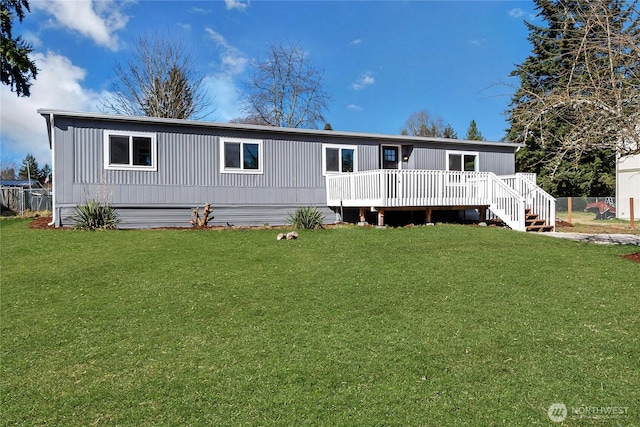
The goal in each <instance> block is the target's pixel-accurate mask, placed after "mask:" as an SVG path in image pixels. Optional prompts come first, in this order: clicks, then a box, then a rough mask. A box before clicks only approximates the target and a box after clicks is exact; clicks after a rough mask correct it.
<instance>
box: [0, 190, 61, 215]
mask: <svg viewBox="0 0 640 427" xmlns="http://www.w3.org/2000/svg"><path fill="white" fill-rule="evenodd" d="M50 210H51V193H50V192H49V190H47V189H46V188H32V189H29V188H23V187H0V211H1V212H0V214H2V215H4V216H10V215H20V216H23V215H24V214H25V212H29V211H31V212H40V211H50Z"/></svg>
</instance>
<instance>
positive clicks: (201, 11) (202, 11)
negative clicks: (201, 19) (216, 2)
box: [191, 6, 211, 15]
mask: <svg viewBox="0 0 640 427" xmlns="http://www.w3.org/2000/svg"><path fill="white" fill-rule="evenodd" d="M191 12H193V13H198V14H200V15H208V14H210V13H211V9H203V8H201V7H197V6H194V7H192V8H191Z"/></svg>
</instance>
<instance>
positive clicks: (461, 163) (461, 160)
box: [447, 151, 478, 172]
mask: <svg viewBox="0 0 640 427" xmlns="http://www.w3.org/2000/svg"><path fill="white" fill-rule="evenodd" d="M447 157H448V165H447V166H448V168H447V170H450V171H459V172H476V171H478V153H469V152H455V151H448V152H447Z"/></svg>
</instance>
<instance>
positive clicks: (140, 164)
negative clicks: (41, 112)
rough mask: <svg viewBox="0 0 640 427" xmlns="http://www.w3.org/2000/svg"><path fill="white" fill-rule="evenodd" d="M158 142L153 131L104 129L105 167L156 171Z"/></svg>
mask: <svg viewBox="0 0 640 427" xmlns="http://www.w3.org/2000/svg"><path fill="white" fill-rule="evenodd" d="M157 152H158V143H157V139H156V134H155V133H151V132H129V131H114V130H105V131H104V168H105V169H116V170H142V171H155V170H157V168H158V165H157Z"/></svg>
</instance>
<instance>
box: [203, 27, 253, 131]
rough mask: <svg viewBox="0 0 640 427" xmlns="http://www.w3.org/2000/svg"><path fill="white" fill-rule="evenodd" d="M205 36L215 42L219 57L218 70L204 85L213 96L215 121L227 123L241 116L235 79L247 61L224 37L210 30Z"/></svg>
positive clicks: (244, 67) (206, 29) (207, 30)
mask: <svg viewBox="0 0 640 427" xmlns="http://www.w3.org/2000/svg"><path fill="white" fill-rule="evenodd" d="M205 32H206V34H207V35H208V36H209V37H210V38H211V39H212V40H213V41H215V43H216V45H217V47H218V50H219V55H220V63H221V67H220V70H219V71H218V72H217V73H215V74H214V75H211V76H208V77H207V79H206V82H205V83H206V85H207V89H208V91H209V93H213V94H215V104H216V107H217V108H216V112H215V115H216V116H217V118H216V120H222V121H229V120H231V119H236V118H238V117H240V116H241V110H240V89H239V88H238V83H237V82H236V78H237V76H238V75H240V74H242V73H243V72H244V71H245V69H246V66H247V63H248V62H249V60H248V59H247V58H246V57H245V56H244V54H243V53H242V52H241V51H240V49H238V48H236V47H234V46H232V45H231V44H229V43H228V42H227V40H226V39H225V38H224V36H223V35H222V34H220V33H218V32H216V31H215V30H213V29H211V28H205Z"/></svg>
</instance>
